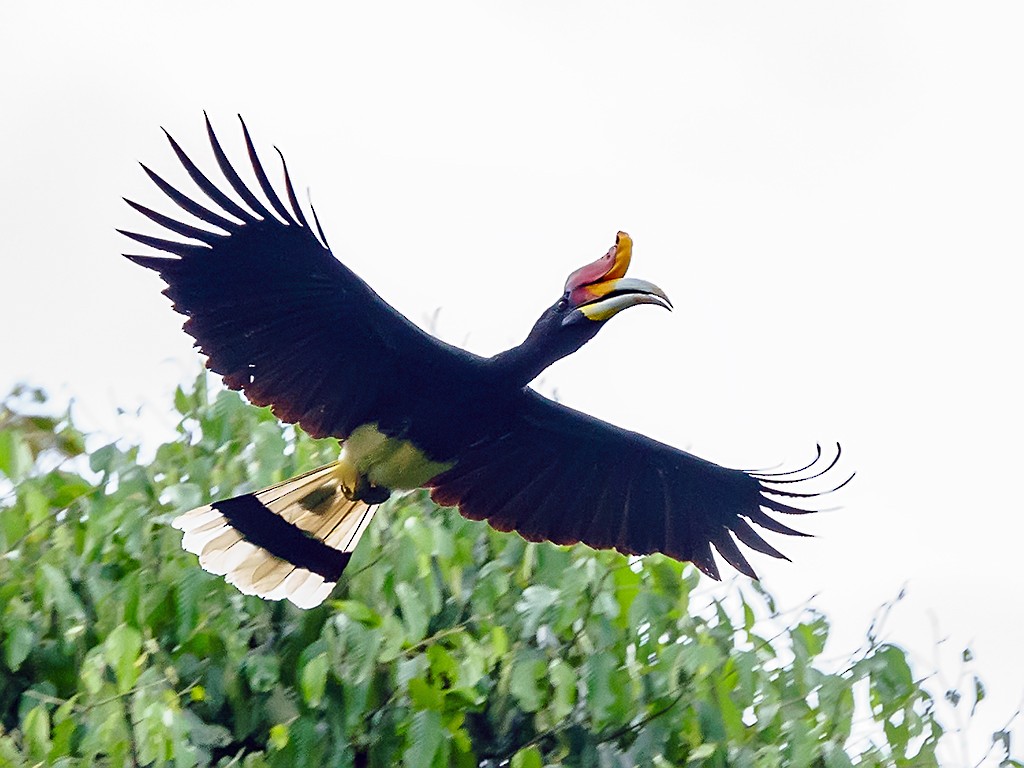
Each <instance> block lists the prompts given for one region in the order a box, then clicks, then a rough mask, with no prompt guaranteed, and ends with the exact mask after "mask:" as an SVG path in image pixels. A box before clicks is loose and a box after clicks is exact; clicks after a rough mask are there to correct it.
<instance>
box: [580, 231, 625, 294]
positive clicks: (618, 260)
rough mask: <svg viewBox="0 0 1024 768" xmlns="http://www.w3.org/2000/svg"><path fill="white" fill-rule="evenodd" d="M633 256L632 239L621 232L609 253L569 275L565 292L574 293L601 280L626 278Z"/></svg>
mask: <svg viewBox="0 0 1024 768" xmlns="http://www.w3.org/2000/svg"><path fill="white" fill-rule="evenodd" d="M632 256H633V241H632V239H631V238H630V237H629V235H627V234H626V233H625V232H619V233H618V234H617V235H616V236H615V245H613V246H612V247H611V248H609V249H608V253H606V254H605V255H604V256H602V257H601V258H599V259H598V260H597V261H593V262H591V263H590V264H587V266H585V267H580V268H579V269H577V270H576V271H575V272H573V273H572V274H571V275H569V279H568V280H566V281H565V290H566V291H572V290H575V289H576V288H579V287H581V286H584V285H590V284H591V283H596V282H598V281H599V280H600V281H603V280H615V279H616V278H619V277H623V276H625V274H626V270H627V269H629V261H630V259H631V258H632Z"/></svg>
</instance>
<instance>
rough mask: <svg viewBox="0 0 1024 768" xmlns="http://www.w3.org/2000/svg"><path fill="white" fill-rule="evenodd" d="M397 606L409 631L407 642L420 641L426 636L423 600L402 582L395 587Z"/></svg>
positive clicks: (425, 610)
mask: <svg viewBox="0 0 1024 768" xmlns="http://www.w3.org/2000/svg"><path fill="white" fill-rule="evenodd" d="M395 594H396V595H397V596H398V605H399V607H400V608H401V610H402V621H403V622H404V623H405V626H406V628H407V629H408V631H409V640H411V641H417V640H422V639H423V638H424V637H425V636H426V634H427V620H428V618H429V617H428V616H427V609H426V606H425V605H424V604H423V600H422V599H421V598H420V596H419V595H418V594H417V593H416V590H415V589H413V587H412V586H411V585H410V584H407V583H406V582H402V583H400V584H398V585H396V586H395Z"/></svg>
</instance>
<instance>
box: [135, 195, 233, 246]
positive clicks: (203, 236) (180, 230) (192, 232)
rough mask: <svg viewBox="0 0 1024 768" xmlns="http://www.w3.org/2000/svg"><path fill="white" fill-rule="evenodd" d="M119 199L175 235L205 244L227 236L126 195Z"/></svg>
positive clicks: (210, 243)
mask: <svg viewBox="0 0 1024 768" xmlns="http://www.w3.org/2000/svg"><path fill="white" fill-rule="evenodd" d="M121 199H122V200H124V201H125V202H126V203H128V205H130V206H131V207H132V208H134V209H135V210H136V211H138V212H139V213H141V214H142V215H143V216H145V217H146V218H148V219H150V220H151V221H155V222H156V223H157V224H159V225H160V226H161V227H163V228H164V229H169V230H171V232H174V233H175V234H177V235H181V236H182V237H188V238H191V239H193V240H198V241H200V242H202V243H206V244H207V245H212V244H213V243H215V242H216V241H217V240H223V239H225V238H227V237H228V235H222V234H220V233H219V232H210V231H209V230H206V229H200V228H199V227H193V226H192V225H191V224H185V223H184V222H181V221H178V220H177V219H172V218H171V217H170V216H164V215H163V214H162V213H157V212H156V211H154V210H152V209H150V208H147V207H146V206H144V205H139V204H138V203H136V202H135V201H133V200H129V199H128V198H127V197H123V198H121Z"/></svg>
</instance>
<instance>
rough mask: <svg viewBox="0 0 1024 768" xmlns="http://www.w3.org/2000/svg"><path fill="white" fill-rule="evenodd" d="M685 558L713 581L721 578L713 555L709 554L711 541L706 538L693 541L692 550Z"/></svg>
mask: <svg viewBox="0 0 1024 768" xmlns="http://www.w3.org/2000/svg"><path fill="white" fill-rule="evenodd" d="M686 559H687V560H689V561H690V562H691V563H693V564H694V565H695V566H697V568H699V569H700V570H701V572H703V573H705V574H706V575H708V576H710V577H711V578H712V579H714V580H715V581H721V580H722V574H721V573H719V571H718V563H716V562H715V556H714V555H713V554H711V542H709V541H707V540H703V541H697V542H694V544H693V551H692V552H690V554H689V555H688V556H687V558H686Z"/></svg>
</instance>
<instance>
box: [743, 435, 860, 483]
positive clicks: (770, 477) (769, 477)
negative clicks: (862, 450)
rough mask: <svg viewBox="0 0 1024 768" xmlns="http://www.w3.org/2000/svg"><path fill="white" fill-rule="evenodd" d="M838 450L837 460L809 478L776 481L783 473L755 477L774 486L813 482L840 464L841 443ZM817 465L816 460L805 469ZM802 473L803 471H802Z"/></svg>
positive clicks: (819, 450)
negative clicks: (806, 481)
mask: <svg viewBox="0 0 1024 768" xmlns="http://www.w3.org/2000/svg"><path fill="white" fill-rule="evenodd" d="M836 448H837V449H838V450H837V451H836V456H835V458H834V459H832V461H830V462H829V464H828V466H827V467H825V468H824V469H821V470H818V471H817V472H815V473H814V474H813V475H808V476H807V477H793V478H788V479H786V480H776V479H775V478H777V477H780V476H781V473H780V474H779V475H775V474H770V475H761V474H760V473H754V474H753V476H754V477H757V478H758V479H759V480H765V481H767V482H769V483H772V484H773V485H774V484H786V483H802V482H804V481H805V480H813V479H814V478H816V477H821V476H822V475H824V474H825V473H826V472H828V471H829V470H830V469H832V467H834V466H835V465H836V464H837V463H839V457H840V456H842V454H843V449H842V448H841V447H840V446H839V443H836ZM818 456H819V457H820V456H821V448H820V446H819V449H818ZM817 463H818V460H817V459H815V460H814V461H813V462H811V463H810V464H808V465H807V466H806V467H804V469H810V468H811V467H813V466H814V465H815V464H817ZM800 471H801V472H802V471H803V470H800ZM787 474H793V473H787Z"/></svg>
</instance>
